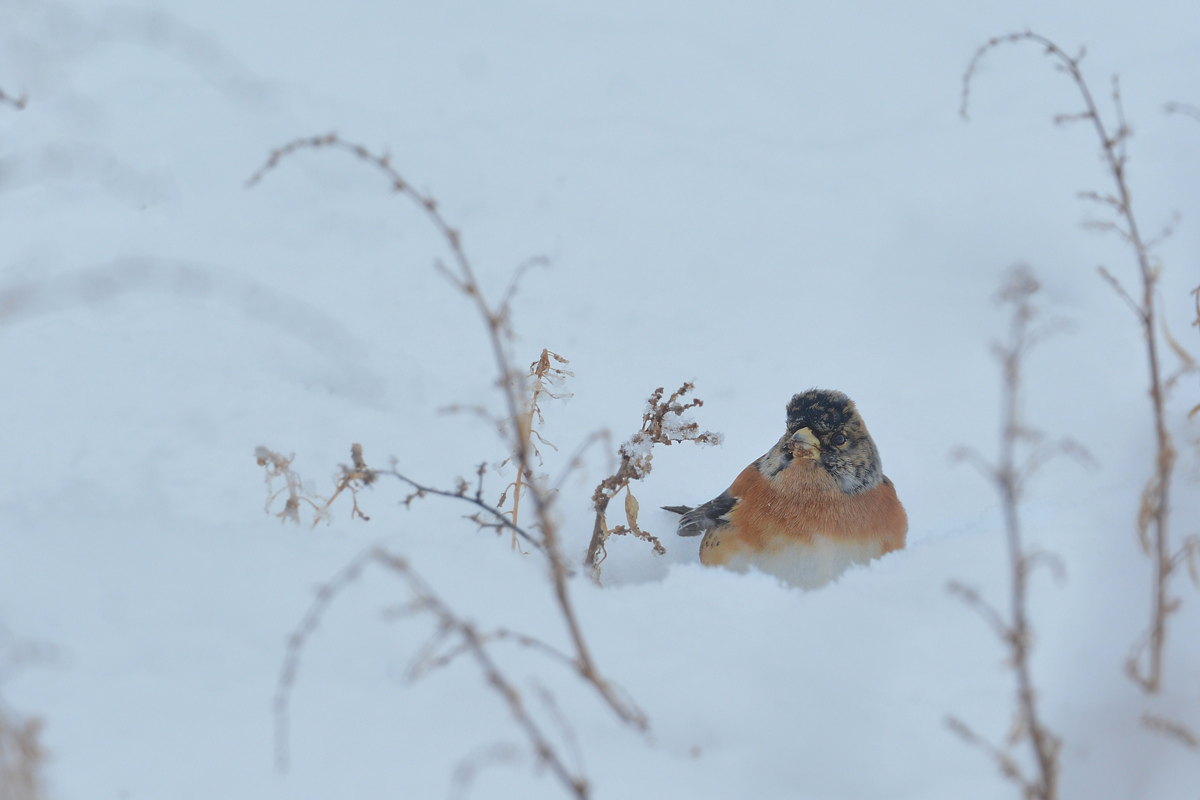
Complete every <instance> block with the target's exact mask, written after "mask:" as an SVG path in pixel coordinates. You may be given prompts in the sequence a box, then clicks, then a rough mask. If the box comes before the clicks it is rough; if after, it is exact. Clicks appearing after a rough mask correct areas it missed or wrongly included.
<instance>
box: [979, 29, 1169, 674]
mask: <svg viewBox="0 0 1200 800" xmlns="http://www.w3.org/2000/svg"><path fill="white" fill-rule="evenodd" d="M1020 42H1030V43H1032V44H1035V45H1037V46H1039V47H1040V48H1042V49H1043V52H1044V53H1045V54H1046V55H1047V56H1049V57H1050V58H1051V59H1052V60H1053V61H1054V66H1055V69H1057V70H1058V71H1060V72H1062V73H1064V74H1066V75H1067V76H1068V77H1069V78H1070V79H1071V81H1072V82H1073V83H1074V84H1075V87H1076V89H1078V90H1079V94H1080V96H1081V98H1082V100H1083V110H1082V111H1080V112H1078V113H1074V114H1062V115H1059V116H1058V117H1056V118H1055V122H1056V123H1059V124H1065V123H1069V122H1077V121H1082V122H1090V123H1091V127H1092V129H1093V130H1094V132H1095V134H1096V137H1097V138H1098V139H1099V141H1100V152H1101V155H1102V158H1103V161H1104V164H1105V167H1106V168H1107V170H1108V173H1109V176H1110V177H1111V178H1112V183H1113V191H1112V192H1111V193H1108V192H1083V193H1081V197H1083V198H1084V199H1085V200H1088V201H1090V202H1093V203H1096V204H1097V205H1099V206H1101V207H1102V208H1105V209H1107V210H1109V211H1110V212H1112V214H1113V216H1114V219H1113V220H1112V221H1106V222H1102V223H1097V224H1095V225H1094V227H1098V228H1101V229H1103V230H1108V231H1112V232H1114V233H1116V234H1117V235H1118V236H1119V237H1120V238H1121V239H1122V240H1123V241H1125V243H1126V244H1128V245H1129V247H1130V249H1131V250H1132V251H1133V255H1134V259H1135V261H1136V263H1137V270H1138V277H1139V279H1140V281H1141V293H1140V297H1135V296H1134V295H1133V294H1132V293H1130V292H1129V291H1127V290H1126V289H1125V288H1124V286H1123V285H1122V284H1121V282H1120V281H1119V280H1118V279H1117V278H1116V277H1114V276H1113V275H1112V274H1110V273H1109V272H1108V271H1107V270H1105V269H1104V268H1103V267H1101V268H1100V274H1101V276H1102V277H1103V278H1104V280H1105V281H1107V282H1108V283H1109V285H1111V286H1112V287H1113V289H1114V290H1115V291H1116V293H1117V294H1118V296H1120V297H1121V299H1122V300H1124V301H1125V303H1126V304H1127V305H1129V307H1130V308H1131V310H1132V311H1133V312H1134V315H1135V316H1136V317H1137V319H1138V322H1139V323H1140V325H1141V328H1142V334H1143V337H1144V339H1145V342H1146V361H1147V364H1148V367H1149V372H1150V375H1149V378H1150V400H1151V405H1152V407H1153V413H1154V432H1155V449H1156V454H1155V458H1154V470H1153V474H1152V476H1151V478H1150V480H1149V482H1148V483H1147V484H1146V487H1145V489H1144V490H1143V492H1142V502H1141V508H1140V510H1139V512H1138V519H1137V530H1138V538H1139V541H1140V542H1141V543H1142V547H1143V549H1144V550H1145V551H1146V554H1147V555H1149V556H1150V557H1151V560H1152V563H1153V573H1154V574H1153V586H1152V611H1151V621H1150V628H1149V631H1148V633H1147V635H1146V637H1145V639H1144V641H1143V642H1140V643H1138V644H1137V645H1135V647H1134V648H1133V651H1132V653H1131V654H1130V657H1129V659H1128V661H1127V663H1126V671H1127V672H1128V674H1129V676H1130V677H1131V678H1132V679H1133V680H1134V681H1135V682H1137V683H1138V685H1140V686H1141V687H1142V688H1143V689H1145V690H1146V691H1147V692H1151V693H1155V692H1157V691H1158V690H1159V688H1160V687H1161V686H1162V672H1163V649H1164V647H1165V643H1166V634H1167V618H1168V617H1169V616H1170V615H1171V613H1172V612H1174V611H1175V610H1176V609H1177V608H1178V605H1179V601H1178V598H1174V597H1172V596H1171V595H1170V592H1169V579H1170V576H1171V573H1172V571H1173V570H1174V568H1175V566H1176V563H1177V561H1178V558H1177V556H1178V553H1177V552H1174V551H1173V550H1172V547H1171V542H1170V537H1169V531H1168V526H1167V523H1168V521H1169V509H1170V505H1169V496H1170V489H1171V477H1172V471H1173V469H1174V465H1175V448H1174V446H1173V444H1172V441H1171V435H1170V433H1169V432H1168V430H1167V422H1166V387H1165V385H1164V381H1163V377H1162V369H1161V366H1160V363H1159V352H1158V330H1159V322H1158V320H1159V316H1160V314H1159V308H1158V301H1157V298H1156V291H1155V290H1156V287H1157V285H1158V280H1159V276H1160V268H1159V267H1158V266H1157V265H1156V264H1155V263H1154V261H1153V260H1152V258H1151V255H1150V252H1151V249H1152V247H1153V246H1154V244H1155V242H1156V241H1157V239H1146V238H1144V237H1143V235H1142V232H1141V230H1140V228H1139V226H1138V221H1137V218H1136V216H1135V215H1134V211H1133V204H1132V199H1131V197H1132V195H1131V192H1130V188H1129V183H1128V176H1127V171H1126V167H1127V165H1128V156H1127V154H1126V144H1127V142H1128V140H1129V137H1130V135H1131V134H1132V129H1131V128H1130V127H1129V125H1128V123H1127V122H1126V121H1125V113H1124V106H1123V105H1122V102H1121V91H1120V84H1119V82H1118V80H1117V78H1116V77H1115V76H1114V77H1113V81H1112V102H1113V106H1114V110H1115V116H1116V124H1115V127H1114V126H1110V125H1109V124H1107V123H1106V122H1105V121H1104V119H1103V118H1102V117H1101V115H1100V111H1099V109H1098V107H1097V104H1096V101H1095V99H1094V98H1093V96H1092V91H1091V88H1090V87H1089V86H1088V83H1087V81H1086V80H1085V79H1084V77H1083V73H1082V71H1081V70H1080V67H1079V64H1080V62H1081V61H1082V60H1083V57H1084V55H1085V52H1086V51H1085V50H1083V49H1080V51H1079V54H1078V55H1076V56H1071V55H1068V54H1067V53H1066V52H1065V51H1064V50H1062V49H1061V48H1060V47H1059V46H1058V45H1056V44H1055V43H1054V42H1052V41H1050V40H1049V39H1047V38H1046V37H1044V36H1041V35H1039V34H1037V33H1034V32H1033V31H1028V30H1027V31H1023V32H1020V33H1012V34H1009V35H1007V36H998V37H996V38H994V39H990V40H989V41H988V42H987V43H985V44H984V45H983V46H982V47H980V48H979V49H978V50H977V51H976V53H975V56H974V57H973V58H972V59H971V63H970V65H969V66H968V67H967V70H966V73H965V74H964V75H963V91H962V106H961V113H962V115H963V117H964V118H966V117H967V102H968V100H969V97H970V88H971V81H972V79H973V77H974V76H975V72H976V69H977V68H978V66H979V63H980V61H981V59H982V58H983V56H984V55H986V54H987V53H988V52H989V51H991V50H993V49H994V48H996V47H999V46H1000V45H1002V44H1008V43H1020ZM1177 108H1179V107H1177ZM1179 110H1181V111H1182V109H1179ZM1183 113H1186V111H1183ZM1160 238H1161V237H1160ZM1143 656H1144V657H1145V659H1146V664H1145V666H1143V665H1142V659H1143Z"/></svg>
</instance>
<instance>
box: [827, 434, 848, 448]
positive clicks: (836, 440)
mask: <svg viewBox="0 0 1200 800" xmlns="http://www.w3.org/2000/svg"><path fill="white" fill-rule="evenodd" d="M829 441H830V442H832V443H833V446H834V447H841V446H842V445H844V444H845V443H846V437H845V436H843V435H842V434H840V433H835V434H834V435H833V438H832V439H830V440H829Z"/></svg>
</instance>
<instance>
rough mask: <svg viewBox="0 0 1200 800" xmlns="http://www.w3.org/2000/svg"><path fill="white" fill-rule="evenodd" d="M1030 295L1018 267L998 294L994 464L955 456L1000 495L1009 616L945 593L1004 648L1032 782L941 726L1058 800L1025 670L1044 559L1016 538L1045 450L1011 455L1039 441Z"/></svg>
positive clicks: (966, 734) (1031, 286)
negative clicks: (1003, 330) (1032, 766)
mask: <svg viewBox="0 0 1200 800" xmlns="http://www.w3.org/2000/svg"><path fill="white" fill-rule="evenodd" d="M1037 289H1038V285H1037V282H1036V280H1034V278H1033V277H1032V275H1030V274H1029V273H1028V272H1027V271H1025V270H1023V269H1018V270H1016V271H1014V272H1013V274H1012V277H1011V278H1010V280H1009V282H1008V284H1007V285H1006V286H1005V288H1004V290H1003V291H1002V292H1001V299H1002V300H1003V301H1004V302H1006V303H1010V304H1011V305H1012V307H1013V315H1012V321H1011V324H1010V328H1009V337H1008V341H1007V343H1006V344H1004V345H997V346H996V348H995V352H996V354H997V357H998V358H999V359H1000V363H1001V368H1002V373H1003V377H1004V386H1003V393H1002V400H1001V403H1002V410H1001V414H1002V417H1001V419H1002V422H1001V429H1000V452H999V458H998V461H997V462H996V464H994V465H993V464H989V463H988V462H987V461H986V460H985V459H983V457H982V456H980V455H979V454H978V453H975V452H973V451H964V452H962V453H960V456H961V457H963V458H964V459H966V460H970V461H971V462H972V463H974V464H975V465H976V466H978V467H979V468H980V470H981V471H982V472H983V473H984V475H985V477H987V478H988V479H989V480H991V482H992V483H993V484H995V486H996V489H997V491H998V492H999V494H1000V505H1001V508H1002V509H1003V516H1004V534H1005V543H1006V545H1007V549H1008V560H1009V567H1010V571H1011V576H1012V585H1011V589H1010V597H1009V618H1008V619H1005V618H1004V616H1003V615H1002V614H1000V613H999V612H998V611H997V610H996V609H994V608H993V607H992V606H991V605H989V604H988V603H987V602H986V601H985V600H983V598H982V597H980V595H979V594H978V592H976V591H974V590H973V589H969V588H967V587H964V586H962V585H961V584H957V583H955V584H951V587H950V588H951V591H953V592H954V593H955V594H957V595H959V596H960V597H962V598H963V599H964V600H965V601H966V602H967V604H968V605H970V606H972V607H973V608H975V609H977V610H979V611H980V613H981V614H982V615H983V616H984V618H985V619H986V620H987V621H988V623H989V624H990V625H991V626H992V628H993V629H994V630H996V632H997V633H998V635H999V636H1000V637H1001V639H1003V641H1004V642H1005V644H1007V645H1008V648H1009V664H1010V665H1011V666H1012V669H1013V672H1014V673H1015V677H1016V683H1017V692H1016V705H1017V709H1016V723H1015V725H1014V731H1015V732H1016V734H1015V735H1014V736H1013V737H1012V739H1011V743H1012V744H1015V743H1016V742H1017V741H1020V739H1021V738H1023V737H1025V736H1028V738H1029V742H1030V749H1031V750H1032V755H1033V758H1034V761H1035V763H1036V765H1037V774H1036V777H1033V778H1030V777H1027V776H1026V775H1025V773H1024V772H1023V771H1022V770H1021V768H1020V767H1019V766H1018V765H1017V763H1016V762H1015V761H1014V760H1013V759H1012V758H1011V757H1010V756H1008V754H1007V753H1005V752H1004V751H1003V750H1001V749H1000V748H997V747H995V746H994V745H991V744H988V743H986V741H985V740H983V739H982V738H981V737H979V736H978V735H977V734H975V733H974V732H973V731H972V730H971V729H970V728H969V727H968V726H967V725H966V724H965V723H963V722H962V721H960V720H958V719H955V718H951V719H950V720H949V723H950V727H951V729H952V730H954V731H955V732H957V733H958V734H959V735H960V736H961V737H962V738H963V739H964V740H966V741H967V742H969V743H971V744H974V745H976V746H978V747H981V748H982V749H984V750H985V751H987V752H988V753H990V754H991V755H992V757H993V759H994V760H995V761H996V762H997V765H998V766H999V768H1000V770H1001V773H1002V774H1003V775H1005V777H1007V778H1009V779H1010V780H1013V781H1015V782H1017V783H1018V784H1019V785H1020V786H1021V788H1022V791H1023V793H1024V795H1025V796H1026V797H1028V798H1036V800H1055V799H1056V798H1057V797H1058V753H1059V747H1060V741H1059V739H1058V737H1057V736H1055V735H1054V734H1053V733H1051V732H1050V731H1049V730H1048V729H1047V728H1046V726H1045V724H1044V722H1043V721H1042V719H1041V716H1040V714H1039V712H1038V704H1037V691H1036V690H1035V688H1034V683H1033V677H1032V674H1031V671H1030V666H1029V655H1030V649H1031V647H1032V640H1033V633H1032V630H1031V627H1030V624H1029V613H1028V609H1027V605H1026V603H1027V597H1028V587H1029V575H1030V573H1031V571H1032V568H1033V567H1034V566H1035V565H1036V564H1037V563H1038V561H1039V560H1044V559H1045V558H1047V556H1046V554H1044V553H1041V552H1037V551H1035V552H1029V551H1027V550H1026V549H1025V546H1024V544H1023V542H1022V537H1021V518H1020V503H1021V493H1022V489H1023V487H1024V484H1025V481H1026V479H1027V478H1028V477H1029V476H1030V475H1031V474H1032V473H1033V472H1034V471H1036V469H1037V468H1038V466H1040V465H1041V464H1042V463H1043V462H1044V460H1045V457H1044V456H1043V455H1041V454H1042V453H1044V452H1047V451H1046V450H1045V448H1042V449H1040V450H1037V449H1035V450H1034V452H1033V454H1032V455H1030V456H1029V457H1028V458H1026V459H1018V455H1017V449H1018V446H1019V445H1020V444H1021V443H1023V442H1025V443H1037V442H1039V441H1040V439H1041V437H1040V435H1039V434H1037V433H1035V432H1034V431H1032V430H1030V429H1029V428H1027V427H1026V426H1025V425H1024V423H1023V422H1022V419H1021V404H1020V394H1021V362H1022V359H1023V358H1024V356H1025V354H1026V353H1027V352H1028V350H1029V348H1030V347H1031V346H1032V345H1033V343H1034V342H1035V341H1036V338H1037V336H1036V332H1035V331H1033V330H1032V328H1031V322H1032V320H1033V317H1034V307H1033V304H1032V301H1031V298H1032V296H1033V294H1034V293H1035V292H1036V291H1037ZM1054 449H1056V450H1069V449H1071V448H1070V447H1068V446H1058V447H1056V448H1054ZM1051 563H1054V562H1051Z"/></svg>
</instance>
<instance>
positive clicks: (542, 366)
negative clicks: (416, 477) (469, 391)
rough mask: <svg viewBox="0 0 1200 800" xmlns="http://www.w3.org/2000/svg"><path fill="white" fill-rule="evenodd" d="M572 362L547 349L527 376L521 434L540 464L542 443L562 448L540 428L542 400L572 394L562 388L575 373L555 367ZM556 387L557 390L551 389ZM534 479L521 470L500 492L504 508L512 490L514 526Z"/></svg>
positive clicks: (502, 464) (514, 544)
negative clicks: (525, 402)
mask: <svg viewBox="0 0 1200 800" xmlns="http://www.w3.org/2000/svg"><path fill="white" fill-rule="evenodd" d="M568 363H570V362H569V361H567V359H565V358H563V357H562V356H560V355H559V354H558V353H554V352H551V351H550V350H548V349H543V350H542V354H541V356H539V357H538V360H537V361H534V362H533V363H532V364H530V365H529V375H528V376H527V377H528V379H529V388H528V390H527V391H528V393H529V401H528V404H527V406H526V408H525V410H524V411H522V412H521V414H520V415H519V417H518V420H517V423H518V425H517V428H518V430H517V435H518V436H520V437H522V438H524V439H525V441H526V442H528V444H529V452H530V454H531V455H532V456H533V457H535V458H537V460H538V464H539V465H540V464H541V463H542V453H541V450H540V449H539V445H545V446H546V447H549V448H550V449H552V450H557V449H558V448H557V447H555V445H554V443H553V442H551V441H549V440H548V439H546V438H545V437H544V436H542V433H541V431H539V430H538V426H539V425H544V424H545V423H546V418H545V417H543V416H542V405H541V404H542V399H543V398H549V399H551V400H561V399H564V398H568V397H570V396H571V395H570V394H569V393H567V392H563V391H561V390H558V387H559V386H560V385H562V383H563V382H564V381H566V379H567V378H570V377H572V376H573V375H574V373H572V372H571V371H570V370H568V369H565V368H563V367H560V366H555V365H556V364H563V365H565V364H568ZM552 388H553V389H555V391H551V389H552ZM511 461H512V457H511V456H509V457H508V458H506V459H504V461H502V462H501V463H500V466H501V467H504V466H505V465H506V464H509V463H510V462H511ZM533 480H534V476H533V473H532V472H521V471H520V470H518V471H517V476H516V477H515V478H514V479H513V480H512V482H511V483H509V484H508V486H506V487H504V491H503V492H502V493H501V495H500V500H499V501H498V502H497V503H496V506H497V507H498V508H503V507H504V504H505V503H506V502H507V501H508V493H509V492H510V491H511V492H512V509H511V510H510V511H506V512H505V513H506V514H508V516H509V518H510V519H512V522H513V525H517V524H518V523H519V520H520V512H521V492H522V490H523V489H524V488H525V487H526V486H527V485H528V484H529V483H530V482H532V481H533ZM512 548H513V550H517V549H518V546H517V534H516V533H515V532H514V533H513V537H512Z"/></svg>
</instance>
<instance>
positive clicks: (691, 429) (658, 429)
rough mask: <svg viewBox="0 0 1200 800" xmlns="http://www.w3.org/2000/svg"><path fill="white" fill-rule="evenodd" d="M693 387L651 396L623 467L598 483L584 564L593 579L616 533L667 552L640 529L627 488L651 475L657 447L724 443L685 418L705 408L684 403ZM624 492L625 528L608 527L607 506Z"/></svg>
mask: <svg viewBox="0 0 1200 800" xmlns="http://www.w3.org/2000/svg"><path fill="white" fill-rule="evenodd" d="M692 388H693V387H692V384H690V383H685V384H683V386H681V387H679V389H677V390H676V391H675V392H673V393H672V394H671V396H670V397H668V398H667V400H666V402H663V392H664V389H663V387H661V386H660V387H658V388H657V389H655V390H654V393H653V394H651V395H650V399H649V400H648V401H647V403H646V411H645V413H643V414H642V427H641V430H639V431H638V432H637V433H635V434H634V435H633V436H631V437H630V438H629V440H628V441H627V442H625V443H624V444H622V445H621V448H620V451H619V455H620V457H621V463H620V465H619V466H618V467H617V471H616V472H614V473H613V474H612V475H610V476H609V477H607V478H605V479H604V480H603V481H601V482H600V485H598V486H597V487H596V491H595V492H594V493H593V494H592V506H593V507H594V508H595V510H596V521H595V524H594V525H593V527H592V541H591V543H590V544H589V545H588V549H587V555H586V556H585V557H584V562H583V563H584V565H585V566H588V567H591V568H592V571H593V572H592V574H593V577H594V578H595V579H597V580H599V578H600V564H601V563H603V561H604V559H605V557H606V556H607V553H606V552H605V549H604V544H605V542H606V541H608V537H610V536H612V535H631V536H635V537H637V538H638V539H641V540H642V541H644V542H649V543H650V544H651V545H653V547H654V552H655V553H657V554H659V555H661V554H663V553H665V552H666V548H664V547H663V546H662V542H660V541H659V540H658V538H657V537H655V536H653V535H652V534H650V533H647V532H646V531H644V530H642V529H641V528H640V527H639V526H638V510H639V505H638V501H637V498H636V497H634V496H633V492H632V491H630V489H629V485H630V484H631V483H632V482H633V481H640V480H642V479H643V478H645V477H646V476H647V475H649V474H650V468H651V461H652V460H653V458H654V453H653V449H654V445H656V444H661V445H665V446H669V445H672V444H675V443H677V442H695V443H696V444H720V442H721V435H720V434H719V433H712V432H711V431H703V432H702V431H701V430H700V426H699V425H698V424H697V423H696V422H694V421H693V420H692V419H691V418H690V417H688V416H687V412H688V410H689V409H692V408H699V407H700V406H702V405H704V401H703V400H699V399H692V400H689V401H687V402H686V403H685V402H683V398H684V397H685V396H686V395H687V394H688V393H689V392H691V391H692ZM622 491H624V492H625V521H626V523H627V525H617V526H616V527H613V528H610V527H609V526H608V504H609V503H611V502H612V500H613V498H615V497H616V496H617V495H618V494H620V493H621V492H622Z"/></svg>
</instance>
